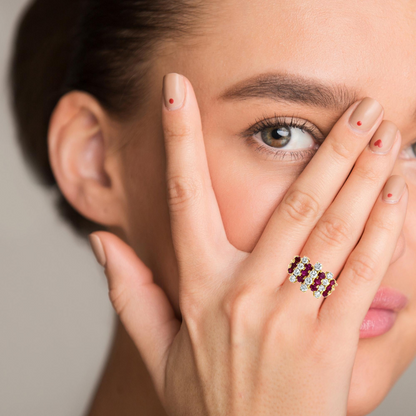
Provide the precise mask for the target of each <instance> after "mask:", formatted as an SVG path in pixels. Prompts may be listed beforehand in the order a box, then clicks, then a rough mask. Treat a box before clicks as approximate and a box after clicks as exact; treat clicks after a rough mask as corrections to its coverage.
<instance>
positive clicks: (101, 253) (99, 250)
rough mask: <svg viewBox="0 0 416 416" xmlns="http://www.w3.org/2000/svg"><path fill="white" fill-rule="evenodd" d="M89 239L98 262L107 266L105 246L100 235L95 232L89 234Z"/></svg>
mask: <svg viewBox="0 0 416 416" xmlns="http://www.w3.org/2000/svg"><path fill="white" fill-rule="evenodd" d="M88 239H89V242H90V245H91V249H92V252H93V253H94V255H95V258H96V260H97V262H98V263H99V264H100V265H101V266H102V267H106V265H107V256H106V254H105V250H104V246H103V243H102V241H101V239H100V237H99V236H98V235H97V234H95V233H91V234H90V235H89V236H88Z"/></svg>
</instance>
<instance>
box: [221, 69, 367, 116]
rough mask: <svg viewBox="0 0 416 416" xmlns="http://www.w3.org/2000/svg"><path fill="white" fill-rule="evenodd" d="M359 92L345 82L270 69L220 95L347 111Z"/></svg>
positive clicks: (234, 98) (230, 98)
mask: <svg viewBox="0 0 416 416" xmlns="http://www.w3.org/2000/svg"><path fill="white" fill-rule="evenodd" d="M359 96H360V94H359V93H358V91H357V90H355V89H353V88H348V87H347V86H346V85H345V84H331V83H324V82H322V81H320V80H317V79H313V78H307V77H303V76H300V75H296V74H288V73H276V72H271V73H264V74H260V75H255V76H253V77H250V78H248V79H245V80H243V81H239V82H237V84H234V85H233V86H232V87H230V88H227V89H226V91H225V92H223V93H222V94H220V96H219V97H218V99H219V100H224V101H228V100H247V99H271V100H274V101H277V102H290V103H299V104H307V105H311V106H314V107H319V108H324V109H330V110H334V111H342V112H344V111H345V110H347V108H348V107H349V106H350V105H352V104H353V103H354V102H355V101H357V100H358V99H359V98H358V97H359Z"/></svg>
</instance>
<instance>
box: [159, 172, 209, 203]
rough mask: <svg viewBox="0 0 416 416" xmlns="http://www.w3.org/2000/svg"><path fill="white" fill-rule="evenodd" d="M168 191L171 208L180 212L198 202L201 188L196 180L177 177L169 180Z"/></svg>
mask: <svg viewBox="0 0 416 416" xmlns="http://www.w3.org/2000/svg"><path fill="white" fill-rule="evenodd" d="M167 191H168V202H169V205H170V207H171V208H172V209H175V210H180V209H183V208H184V207H185V206H189V205H191V204H192V203H194V202H195V201H196V200H198V198H199V197H200V195H201V186H200V184H199V183H198V181H197V180H196V179H195V178H192V177H187V176H180V175H177V176H173V177H171V178H169V179H168V180H167Z"/></svg>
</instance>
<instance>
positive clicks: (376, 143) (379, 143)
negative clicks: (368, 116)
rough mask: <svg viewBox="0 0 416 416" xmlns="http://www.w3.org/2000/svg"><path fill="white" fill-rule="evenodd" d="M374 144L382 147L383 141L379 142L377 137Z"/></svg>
mask: <svg viewBox="0 0 416 416" xmlns="http://www.w3.org/2000/svg"><path fill="white" fill-rule="evenodd" d="M374 146H378V147H383V143H382V142H381V140H380V139H378V140H377V141H376V142H375V143H374Z"/></svg>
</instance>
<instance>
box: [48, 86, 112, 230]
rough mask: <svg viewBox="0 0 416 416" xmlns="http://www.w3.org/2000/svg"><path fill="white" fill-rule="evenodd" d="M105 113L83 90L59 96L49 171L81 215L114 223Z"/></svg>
mask: <svg viewBox="0 0 416 416" xmlns="http://www.w3.org/2000/svg"><path fill="white" fill-rule="evenodd" d="M104 117H105V114H104V112H103V111H102V109H101V107H100V106H99V105H98V104H97V102H96V101H95V100H94V99H93V98H92V97H91V96H89V95H87V94H84V93H82V92H71V93H69V94H67V95H66V96H64V97H62V98H61V100H60V102H59V103H58V105H57V107H56V108H55V110H54V112H53V115H52V118H51V121H50V126H49V134H48V149H49V159H50V164H51V168H52V171H53V173H54V176H55V178H56V181H57V184H58V186H59V188H60V190H61V192H62V193H63V195H64V197H65V198H66V199H67V200H68V202H69V203H70V204H71V205H72V206H73V207H74V208H75V209H76V210H77V211H78V212H79V213H80V214H81V215H83V216H84V217H86V218H88V219H90V220H92V221H94V222H97V223H100V224H103V225H114V224H115V223H117V219H116V218H115V216H116V215H118V210H117V209H116V206H117V205H118V204H117V202H118V201H117V192H115V189H113V187H112V181H111V174H110V173H109V172H108V169H106V166H107V164H108V163H106V162H108V161H107V159H106V158H107V157H109V156H107V153H108V152H106V143H105V137H104V135H105V134H106V132H105V128H104V127H103V125H104V122H103V118H104Z"/></svg>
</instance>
